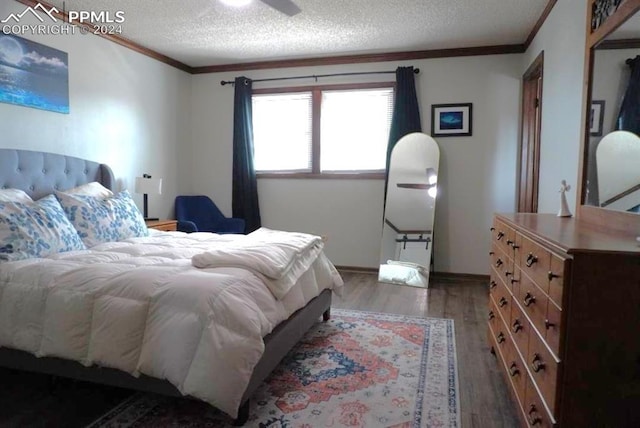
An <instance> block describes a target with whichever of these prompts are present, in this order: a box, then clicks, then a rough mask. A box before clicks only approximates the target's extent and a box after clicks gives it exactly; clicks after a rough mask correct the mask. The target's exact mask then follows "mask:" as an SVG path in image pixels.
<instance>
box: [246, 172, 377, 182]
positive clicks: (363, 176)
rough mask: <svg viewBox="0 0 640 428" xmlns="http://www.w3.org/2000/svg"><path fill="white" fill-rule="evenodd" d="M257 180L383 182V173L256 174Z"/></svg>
mask: <svg viewBox="0 0 640 428" xmlns="http://www.w3.org/2000/svg"><path fill="white" fill-rule="evenodd" d="M256 177H257V178H258V179H262V178H279V179H282V178H285V179H287V178H288V179H291V178H295V179H300V178H302V179H313V180H317V179H320V180H326V179H329V180H331V179H334V180H336V179H338V180H384V179H385V173H384V171H382V172H323V173H320V174H317V173H311V172H258V173H257V174H256Z"/></svg>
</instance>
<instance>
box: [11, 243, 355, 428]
mask: <svg viewBox="0 0 640 428" xmlns="http://www.w3.org/2000/svg"><path fill="white" fill-rule="evenodd" d="M233 239H237V236H236V237H234V236H233V235H216V234H210V233H192V234H189V235H187V234H183V233H179V232H170V233H160V232H158V233H154V234H153V235H152V236H150V237H147V238H134V239H129V240H126V241H122V242H112V243H107V244H101V245H98V246H96V247H93V248H91V249H90V250H87V251H80V252H69V253H61V254H58V255H56V256H54V257H51V258H47V259H30V260H22V261H17V262H5V263H1V264H0V347H2V346H4V347H9V348H13V349H19V350H23V351H28V352H31V353H34V354H35V355H37V356H56V357H61V358H67V359H71V360H76V361H79V362H81V363H82V364H84V365H87V366H89V365H92V364H97V365H101V366H105V367H113V368H117V369H120V370H124V371H126V372H129V373H131V374H133V375H134V376H135V375H139V374H140V373H144V374H146V375H149V376H153V377H156V378H160V379H167V380H168V381H170V382H171V383H172V384H173V385H175V386H176V387H177V388H178V389H179V390H180V391H181V392H182V393H183V394H185V395H191V396H194V397H197V398H200V399H202V400H204V401H207V402H208V403H210V404H212V405H214V406H216V407H217V408H219V409H221V410H223V411H224V412H226V413H228V414H229V415H231V416H233V417H235V416H237V409H238V406H239V405H240V404H241V403H240V399H241V397H242V394H243V393H244V390H245V389H246V387H247V384H248V382H249V379H250V377H251V373H252V371H253V368H254V366H255V364H256V363H257V362H258V360H259V359H260V357H261V356H262V353H263V351H264V343H263V340H262V338H263V337H264V336H265V335H266V334H268V333H269V332H271V330H272V329H273V328H274V327H275V326H276V325H277V324H278V323H280V322H281V321H283V320H284V319H286V318H287V317H289V316H290V315H291V314H292V313H293V312H295V311H296V310H298V309H299V308H301V307H302V306H304V305H305V304H306V303H308V302H309V301H310V300H311V299H312V298H313V297H315V296H317V295H318V294H319V293H320V291H322V290H323V289H325V288H333V289H334V290H336V291H339V290H340V287H341V286H342V280H341V279H340V276H339V275H338V273H337V271H336V270H335V268H334V267H333V265H332V264H331V262H330V261H329V260H328V259H327V258H326V257H325V255H324V253H323V252H321V251H320V252H318V253H317V257H316V258H315V261H313V263H312V264H311V267H310V268H309V269H308V270H306V271H305V272H304V273H302V274H301V276H300V277H299V280H298V281H297V283H296V284H295V285H294V286H292V287H291V288H290V289H289V291H288V292H287V293H286V294H285V295H283V296H282V298H281V299H276V298H275V297H274V295H273V293H272V292H271V291H270V290H269V288H268V287H267V286H266V285H265V283H264V282H263V281H262V280H261V279H259V278H258V277H257V276H256V275H255V274H254V273H252V272H251V271H249V270H246V269H242V268H237V267H216V268H204V269H199V268H196V267H194V266H193V265H192V260H191V259H192V257H193V256H196V255H199V254H202V253H205V252H210V251H213V250H215V248H216V247H219V246H220V245H222V246H224V247H225V248H228V247H229V241H230V240H233ZM240 239H245V238H240Z"/></svg>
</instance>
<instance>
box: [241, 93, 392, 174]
mask: <svg viewBox="0 0 640 428" xmlns="http://www.w3.org/2000/svg"><path fill="white" fill-rule="evenodd" d="M393 95H394V94H393V83H376V84H363V85H357V86H354V85H328V86H314V87H304V88H287V89H276V90H274V89H258V90H255V91H254V95H253V135H254V150H255V167H256V171H257V172H258V176H274V175H275V176H286V177H290V176H292V175H295V176H301V177H307V176H308V177H321V178H322V177H328V178H330V177H344V176H345V175H349V176H357V177H361V176H366V177H370V176H375V177H378V176H380V177H383V173H384V169H385V161H386V152H387V142H388V139H389V129H390V126H391V115H392V110H393Z"/></svg>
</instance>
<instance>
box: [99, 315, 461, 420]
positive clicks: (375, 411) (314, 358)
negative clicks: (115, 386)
mask: <svg viewBox="0 0 640 428" xmlns="http://www.w3.org/2000/svg"><path fill="white" fill-rule="evenodd" d="M454 337H455V336H454V330H453V320H450V319H438V318H427V319H423V318H413V317H404V316H397V315H388V314H378V313H370V312H357V311H345V310H338V309H333V310H332V319H331V320H330V321H329V322H327V323H318V324H317V325H316V326H315V327H314V328H313V329H312V330H311V331H310V332H309V333H307V335H306V337H305V338H304V339H303V341H302V342H301V343H300V344H298V346H297V347H296V348H295V349H294V350H292V351H291V352H290V353H289V355H287V357H285V359H284V360H283V362H282V363H281V364H280V367H279V368H278V369H276V371H275V372H274V373H273V374H272V375H271V376H270V377H269V378H268V380H267V381H266V382H265V383H264V385H263V386H262V387H260V388H259V389H258V391H257V392H256V393H255V395H254V396H253V398H252V401H251V416H250V417H249V421H248V422H247V424H246V425H245V426H247V427H260V428H262V427H265V428H266V427H279V428H315V427H332V428H339V427H376V428H377V427H389V428H408V427H459V426H460V411H459V407H460V405H459V397H458V395H459V393H458V372H457V364H456V351H455V341H454ZM231 422H232V421H231V419H230V418H229V417H227V416H226V415H224V414H223V413H221V412H219V411H216V410H214V409H213V408H211V407H210V406H208V405H206V404H205V403H201V402H197V401H194V400H186V399H175V398H168V397H161V396H158V395H152V394H142V393H139V394H134V395H133V396H132V397H131V398H129V399H128V400H126V401H125V402H123V403H122V404H120V405H119V406H118V407H116V408H115V409H113V410H112V411H111V412H109V413H108V414H106V415H105V416H103V417H102V418H100V419H99V420H97V421H96V422H94V423H93V424H91V425H90V427H91V428H107V427H109V428H112V427H122V428H124V427H137V428H142V427H144V428H147V427H148V428H151V427H227V426H231Z"/></svg>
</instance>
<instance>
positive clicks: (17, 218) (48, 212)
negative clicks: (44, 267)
mask: <svg viewBox="0 0 640 428" xmlns="http://www.w3.org/2000/svg"><path fill="white" fill-rule="evenodd" d="M85 249H86V247H85V246H84V244H83V243H82V240H81V239H80V236H78V232H77V231H76V230H75V229H74V228H73V225H72V224H71V223H70V222H69V219H68V218H67V216H66V215H65V213H64V211H63V210H62V207H61V206H60V203H59V202H58V201H57V200H56V198H55V196H53V195H49V196H45V197H44V198H42V199H39V200H38V201H36V202H29V203H26V204H23V203H20V202H0V260H9V261H13V260H21V259H29V258H34V257H47V256H50V255H52V254H56V253H62V252H65V251H73V250H85Z"/></svg>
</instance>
